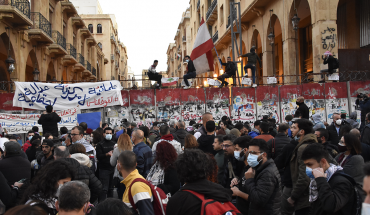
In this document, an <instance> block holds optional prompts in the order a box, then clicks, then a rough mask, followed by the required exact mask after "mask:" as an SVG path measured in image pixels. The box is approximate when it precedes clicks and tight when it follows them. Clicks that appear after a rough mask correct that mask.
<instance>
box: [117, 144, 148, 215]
mask: <svg viewBox="0 0 370 215" xmlns="http://www.w3.org/2000/svg"><path fill="white" fill-rule="evenodd" d="M136 165H137V164H136V154H135V153H134V152H132V151H123V152H122V153H121V154H120V156H119V157H118V162H117V170H118V172H119V173H120V174H121V175H122V177H123V178H124V180H123V181H121V183H123V184H124V185H125V186H126V190H125V193H124V194H123V197H122V201H123V202H124V203H125V204H126V205H127V206H129V208H131V209H133V210H134V211H137V212H138V213H139V214H145V215H148V214H149V215H154V214H155V213H154V208H153V202H152V198H154V197H155V196H153V193H152V190H151V187H150V186H149V185H148V184H147V183H148V182H147V181H146V180H145V178H144V177H143V176H141V175H140V174H139V171H138V170H137V169H136Z"/></svg>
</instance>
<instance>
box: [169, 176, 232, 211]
mask: <svg viewBox="0 0 370 215" xmlns="http://www.w3.org/2000/svg"><path fill="white" fill-rule="evenodd" d="M184 190H192V191H195V192H197V193H200V194H203V195H204V196H205V198H208V199H213V200H215V201H219V202H230V201H231V198H232V191H231V190H230V189H225V188H223V187H222V186H221V185H219V184H215V183H213V182H210V181H208V180H206V179H202V180H199V181H196V182H193V183H186V184H185V185H184V186H183V187H182V188H181V189H180V190H179V191H178V192H177V193H176V194H175V195H174V196H172V197H171V198H170V201H169V202H168V204H167V210H166V214H169V215H189V214H201V209H202V201H201V200H200V199H198V197H196V196H194V195H193V194H191V193H189V192H187V191H184Z"/></svg>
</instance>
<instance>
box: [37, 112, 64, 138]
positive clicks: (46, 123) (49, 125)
mask: <svg viewBox="0 0 370 215" xmlns="http://www.w3.org/2000/svg"><path fill="white" fill-rule="evenodd" d="M60 120H62V118H60V117H59V116H58V114H57V113H55V112H52V113H48V114H41V117H40V119H39V121H38V123H39V124H40V125H42V132H43V133H44V134H46V133H51V134H52V135H53V136H54V137H58V122H60Z"/></svg>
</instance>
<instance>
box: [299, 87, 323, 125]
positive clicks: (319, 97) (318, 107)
mask: <svg viewBox="0 0 370 215" xmlns="http://www.w3.org/2000/svg"><path fill="white" fill-rule="evenodd" d="M302 88H303V94H302V95H303V97H304V98H305V100H304V102H305V103H306V105H307V107H308V109H309V111H310V117H311V116H312V115H314V114H316V113H318V114H320V116H321V120H322V121H323V122H324V121H326V111H325V94H324V84H316V83H314V84H303V85H302Z"/></svg>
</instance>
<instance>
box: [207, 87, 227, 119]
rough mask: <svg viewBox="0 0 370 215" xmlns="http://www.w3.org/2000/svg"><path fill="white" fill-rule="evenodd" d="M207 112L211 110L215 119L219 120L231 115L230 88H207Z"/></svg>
mask: <svg viewBox="0 0 370 215" xmlns="http://www.w3.org/2000/svg"><path fill="white" fill-rule="evenodd" d="M206 92H207V101H206V103H207V104H206V105H207V112H210V113H211V114H212V116H213V119H214V120H215V121H216V122H218V121H220V120H221V118H222V117H223V116H228V117H230V110H229V88H222V89H217V88H209V89H207V91H206Z"/></svg>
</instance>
